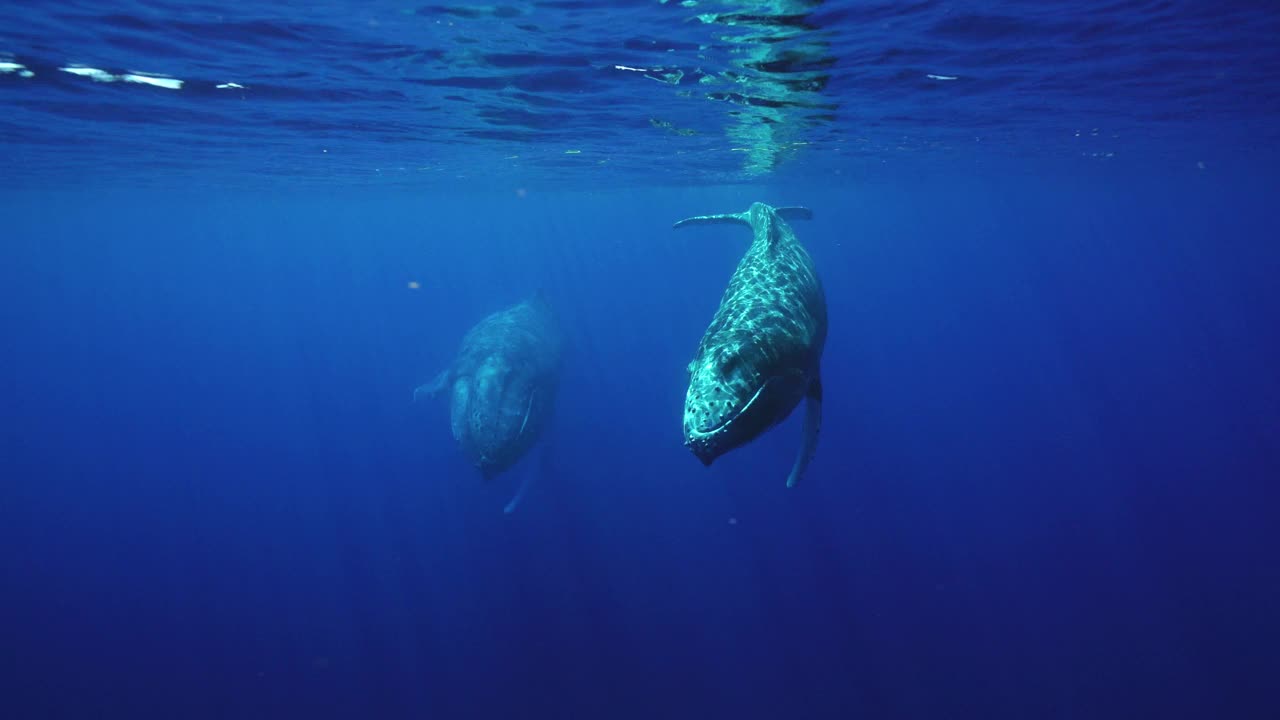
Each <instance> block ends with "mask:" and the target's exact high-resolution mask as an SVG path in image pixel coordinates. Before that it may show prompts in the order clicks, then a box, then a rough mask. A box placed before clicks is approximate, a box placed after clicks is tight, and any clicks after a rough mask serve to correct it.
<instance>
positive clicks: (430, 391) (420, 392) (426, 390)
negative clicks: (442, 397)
mask: <svg viewBox="0 0 1280 720" xmlns="http://www.w3.org/2000/svg"><path fill="white" fill-rule="evenodd" d="M448 382H449V369H448V368H446V369H444V370H441V371H440V374H439V375H436V376H435V378H434V379H432V381H431V382H429V383H424V384H422V385H419V386H418V387H416V388H414V389H413V401H414V402H418V399H419V398H423V397H425V398H427V399H431V398H434V397H435V396H436V395H438V394H440V391H441V390H443V389H444V386H445V384H446V383H448Z"/></svg>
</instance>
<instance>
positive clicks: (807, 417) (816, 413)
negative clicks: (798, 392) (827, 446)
mask: <svg viewBox="0 0 1280 720" xmlns="http://www.w3.org/2000/svg"><path fill="white" fill-rule="evenodd" d="M821 429H822V376H821V375H814V378H813V380H810V381H809V390H808V392H807V393H805V407H804V437H803V439H801V441H800V454H799V455H797V456H796V464H795V465H794V466H793V467H792V468H791V474H790V475H788V476H787V487H795V485H796V483H797V482H799V481H800V478H801V477H802V476H803V475H804V471H805V470H806V469H808V467H809V461H810V460H812V459H813V454H814V452H816V451H817V449H818V431H819V430H821Z"/></svg>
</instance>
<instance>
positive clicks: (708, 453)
mask: <svg viewBox="0 0 1280 720" xmlns="http://www.w3.org/2000/svg"><path fill="white" fill-rule="evenodd" d="M684 446H685V447H687V448H689V451H690V452H692V453H693V456H694V457H696V458H698V461H699V462H701V463H702V466H703V467H711V463H713V462H715V459H716V458H718V457H720V455H721V453H719V452H717V451H716V448H715V446H714V445H713V444H712V443H709V442H707V441H706V440H705V439H702V438H699V439H692V438H691V439H687V440H685V441H684Z"/></svg>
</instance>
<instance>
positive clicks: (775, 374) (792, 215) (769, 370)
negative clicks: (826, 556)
mask: <svg viewBox="0 0 1280 720" xmlns="http://www.w3.org/2000/svg"><path fill="white" fill-rule="evenodd" d="M812 217H813V213H812V212H811V211H810V210H808V209H807V208H801V207H783V208H774V207H770V206H769V205H765V204H764V203H753V204H752V205H751V207H750V208H749V209H748V210H747V211H746V212H743V213H733V214H724V215H702V216H699V217H692V218H688V219H686V220H681V221H680V222H677V223H676V224H675V226H674V227H676V228H681V227H685V226H688V225H698V224H718V223H731V224H740V225H746V226H747V227H749V228H751V232H752V234H753V238H752V241H751V246H750V247H749V248H748V249H747V252H746V254H745V255H744V256H743V257H742V260H741V261H740V262H739V263H738V268H737V269H736V270H735V271H734V273H733V277H732V278H730V280H729V287H728V288H727V289H726V290H725V292H724V297H723V298H721V300H720V307H719V309H717V310H716V314H715V317H713V318H712V320H711V325H710V326H708V327H707V331H706V333H705V334H703V336H702V341H701V342H700V343H699V344H698V351H697V355H696V356H695V357H694V359H693V362H691V363H689V390H688V392H687V393H686V395H685V404H684V443H685V445H686V446H687V447H688V448H689V449H690V450H691V451H692V452H693V454H694V455H695V456H696V457H697V458H698V459H699V460H701V461H702V463H703V464H704V465H710V464H711V463H712V461H714V460H715V459H716V458H718V457H720V456H721V455H724V454H725V453H727V452H729V451H730V450H733V449H734V448H737V447H741V446H742V445H745V444H747V443H748V442H751V441H752V440H754V439H755V438H757V437H759V436H760V435H761V434H762V433H764V432H765V431H766V430H768V429H769V428H771V427H773V426H774V425H776V424H778V423H780V422H782V421H783V420H784V419H786V417H787V416H788V415H790V414H791V411H792V410H794V409H795V408H796V406H797V405H799V404H800V401H801V400H802V399H803V400H805V401H806V403H805V418H804V430H803V432H804V435H803V439H802V441H801V443H800V452H799V454H798V455H797V457H796V460H795V464H794V466H793V467H792V469H791V473H790V474H789V475H788V477H787V486H788V487H790V486H794V485H795V484H796V482H798V481H799V480H800V478H801V477H802V476H803V475H804V472H805V470H806V469H807V468H808V466H809V461H810V460H811V459H812V458H813V454H814V451H815V449H816V448H817V443H818V430H819V426H820V425H821V422H822V375H821V371H820V360H821V358H822V348H823V345H824V344H825V343H826V339H827V302H826V297H825V295H824V294H823V291H822V283H821V281H819V279H818V273H817V271H816V270H814V267H813V260H812V259H811V258H810V257H809V253H808V252H807V251H806V250H805V249H804V247H803V246H802V245H801V244H800V242H799V241H798V240H797V239H796V235H795V232H794V231H793V230H792V229H791V226H790V225H788V224H787V220H797V219H805V220H807V219H811V218H812Z"/></svg>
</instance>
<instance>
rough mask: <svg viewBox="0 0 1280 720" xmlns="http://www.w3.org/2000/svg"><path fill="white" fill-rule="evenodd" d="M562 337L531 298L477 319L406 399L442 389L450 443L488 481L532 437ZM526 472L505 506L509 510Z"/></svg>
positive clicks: (548, 399)
mask: <svg viewBox="0 0 1280 720" xmlns="http://www.w3.org/2000/svg"><path fill="white" fill-rule="evenodd" d="M562 346H563V335H562V332H561V329H560V324H559V321H558V319H557V317H556V314H555V312H554V311H553V310H552V308H551V305H550V304H549V303H548V302H547V300H546V298H545V297H544V295H543V294H542V292H541V291H539V292H538V293H537V294H536V295H534V297H532V298H530V299H528V300H526V301H524V302H521V303H519V304H517V305H514V306H512V307H509V308H507V309H505V310H501V311H499V312H495V313H493V314H492V315H489V316H488V317H486V318H484V319H483V320H481V321H480V322H479V323H477V324H476V326H475V327H473V328H471V330H470V331H468V332H467V334H466V335H465V336H464V337H463V339H462V345H461V347H460V348H459V349H458V354H457V357H456V358H455V359H454V361H453V363H452V364H451V365H450V366H449V367H448V368H446V369H445V370H443V371H442V372H441V373H440V374H439V375H437V376H436V377H435V379H434V380H432V381H431V382H429V383H426V384H424V385H422V386H420V387H418V388H417V389H416V390H414V393H413V396H414V399H415V400H417V399H418V398H420V397H424V396H425V397H435V396H436V395H437V394H439V393H440V392H442V391H445V390H447V391H448V392H449V403H450V405H449V417H450V426H451V428H452V430H453V437H454V440H456V441H457V443H458V445H459V447H461V448H462V451H463V453H464V454H465V455H466V456H467V458H468V459H469V460H470V461H471V463H472V464H473V465H475V466H476V468H477V469H479V470H480V474H481V477H483V478H484V479H485V480H490V479H492V478H493V477H494V476H496V475H497V474H499V473H501V472H502V471H504V470H506V469H507V468H509V467H511V466H512V465H513V464H515V462H516V461H517V460H519V459H520V458H521V457H522V456H523V455H524V454H525V453H526V452H527V451H528V450H529V448H530V447H532V446H533V444H534V443H535V442H537V440H538V437H539V436H540V435H541V434H542V431H543V430H544V429H545V427H546V425H547V424H548V421H549V419H550V417H551V410H552V407H553V406H554V403H555V397H556V391H557V389H558V388H559V385H560V366H561V349H562ZM528 477H529V476H528V475H526V476H525V481H524V482H522V483H521V486H520V489H519V490H518V491H517V493H516V495H515V497H514V498H512V500H511V502H510V503H509V504H508V505H507V507H506V512H511V511H513V510H514V509H515V507H516V505H517V504H518V503H519V502H520V499H521V497H523V495H524V491H525V490H526V489H527V485H528Z"/></svg>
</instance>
